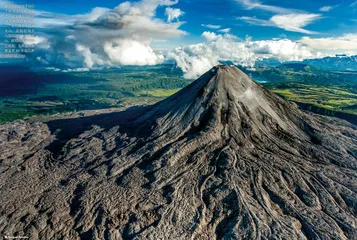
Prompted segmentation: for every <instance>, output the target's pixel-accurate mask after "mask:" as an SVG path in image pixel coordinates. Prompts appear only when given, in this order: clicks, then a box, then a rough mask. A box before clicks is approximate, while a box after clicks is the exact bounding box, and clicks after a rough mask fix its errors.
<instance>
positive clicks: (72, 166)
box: [0, 66, 357, 240]
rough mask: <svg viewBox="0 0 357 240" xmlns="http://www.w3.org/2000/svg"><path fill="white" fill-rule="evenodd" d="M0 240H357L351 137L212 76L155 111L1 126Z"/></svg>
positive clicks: (234, 77) (232, 74) (232, 71)
mask: <svg viewBox="0 0 357 240" xmlns="http://www.w3.org/2000/svg"><path fill="white" fill-rule="evenodd" d="M0 152H1V156H0V161H1V165H0V170H1V174H0V187H1V188H0V202H1V205H0V231H1V234H3V235H9V236H14V235H15V236H16V235H17V236H31V237H32V238H33V239H155V240H156V239H357V237H356V236H357V128H356V127H355V126H353V125H351V124H349V123H347V122H345V121H342V120H338V119H334V118H328V117H322V116H317V115H311V114H308V113H304V112H301V111H300V110H299V109H297V108H295V107H293V106H292V105H290V104H289V103H287V102H285V101H284V100H282V99H281V98H279V97H277V96H276V95H274V94H272V93H270V92H269V91H267V90H265V89H264V88H263V87H261V86H260V85H258V84H256V83H254V82H253V81H252V80H250V79H249V78H248V77H247V76H246V75H245V74H244V73H243V72H241V71H240V70H238V69H237V68H235V67H226V66H219V67H215V68H213V69H212V70H211V71H209V72H207V73H206V74H204V75H203V76H202V77H201V78H199V79H198V80H196V81H195V82H193V83H192V84H190V85H189V86H187V87H186V88H184V89H182V90H181V91H179V92H178V93H176V94H175V95H173V96H171V97H169V98H167V99H166V100H164V101H162V102H159V103H157V104H155V105H153V106H147V107H138V108H132V109H128V110H126V111H123V112H120V113H112V114H102V115H98V116H94V117H84V118H76V119H65V120H57V121H51V122H48V123H34V124H29V123H25V122H22V121H17V122H13V123H9V124H5V125H1V126H0Z"/></svg>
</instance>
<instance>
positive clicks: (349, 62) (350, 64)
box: [302, 55, 357, 71]
mask: <svg viewBox="0 0 357 240" xmlns="http://www.w3.org/2000/svg"><path fill="white" fill-rule="evenodd" d="M302 63H305V64H308V65H310V66H313V67H317V68H321V69H325V70H335V71H357V55H355V56H346V55H336V56H335V57H325V58H317V59H306V60H304V61H303V62H302Z"/></svg>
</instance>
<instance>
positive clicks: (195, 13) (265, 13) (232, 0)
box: [15, 0, 357, 41]
mask: <svg viewBox="0 0 357 240" xmlns="http://www.w3.org/2000/svg"><path fill="white" fill-rule="evenodd" d="M15 2H16V3H35V4H36V8H37V9H40V10H44V11H49V12H53V13H63V14H68V15H75V14H85V13H89V12H90V11H91V9H92V8H95V7H106V8H114V7H116V6H117V5H119V4H120V3H122V2H125V1H113V0H101V1H98V0H89V1H86V2H85V3H84V2H83V1H82V0H61V1H57V2H54V1H43V0H31V1H27V0H26V1H15ZM245 2H246V3H248V4H245ZM257 2H258V1H250V0H247V1H245V0H180V1H179V2H178V3H177V4H176V5H175V8H180V9H182V10H183V11H184V12H185V14H184V15H183V16H182V17H181V19H182V21H185V22H186V23H185V24H184V25H183V26H182V29H183V30H185V31H187V32H189V33H190V36H189V37H186V38H185V39H183V41H185V40H187V41H189V38H191V37H192V38H193V39H197V37H200V36H201V34H202V31H204V30H205V29H204V27H202V26H201V24H202V23H205V24H212V25H221V26H222V27H223V28H231V32H232V33H233V34H235V35H237V36H239V37H245V35H249V36H252V37H253V38H254V39H267V38H277V37H280V36H281V35H282V34H285V35H286V36H287V37H289V38H291V39H297V38H299V37H300V36H302V35H304V34H302V33H296V32H293V31H286V30H284V29H279V28H275V27H262V26H259V25H254V24H249V23H247V22H244V21H242V20H239V19H237V18H239V17H252V18H257V19H262V20H269V18H271V17H272V16H273V15H274V14H279V12H275V13H274V12H271V11H269V10H265V9H264V8H260V7H254V4H256V3H257ZM354 2H355V1H354V0H344V1H341V0H338V1H337V0H314V1H311V0H301V1H295V0H285V1H281V0H267V1H261V4H262V5H266V6H271V7H279V8H281V9H291V10H292V11H293V12H294V11H295V12H301V13H303V12H305V13H311V14H320V15H321V18H320V19H318V20H316V21H314V22H312V23H311V24H309V25H308V27H307V28H308V29H309V30H311V31H315V32H318V34H317V35H320V36H337V35H342V34H344V33H351V32H355V31H357V30H356V29H357V22H356V21H354V20H357V4H355V6H354V7H351V4H353V3H354ZM249 3H251V4H252V6H249ZM324 6H328V7H331V9H330V10H328V11H320V10H319V9H320V8H322V7H324ZM327 9H328V8H326V10H327ZM164 10H165V9H164V8H158V9H157V17H159V18H163V19H165V18H166V16H165V15H164Z"/></svg>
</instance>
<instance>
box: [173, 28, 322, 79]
mask: <svg viewBox="0 0 357 240" xmlns="http://www.w3.org/2000/svg"><path fill="white" fill-rule="evenodd" d="M202 36H203V37H205V38H206V40H207V42H205V43H199V44H194V45H188V46H184V47H179V48H176V49H175V50H173V51H171V52H169V53H168V58H170V59H173V60H174V61H175V62H176V63H177V66H178V67H180V68H181V69H182V71H183V72H184V77H185V78H189V79H193V78H197V77H199V76H200V75H201V74H203V73H204V72H206V71H208V70H209V69H210V68H211V67H213V66H215V65H217V64H219V63H220V62H221V61H231V62H232V63H233V64H237V65H242V66H246V67H254V65H255V62H256V61H257V60H259V59H264V58H276V59H277V60H279V61H281V62H284V61H302V60H304V59H307V58H319V57H323V56H325V55H324V54H323V53H321V52H316V51H314V50H313V49H312V48H310V47H309V46H305V45H303V44H301V43H299V42H294V41H291V40H289V39H275V40H260V41H253V40H252V39H250V38H247V39H245V40H241V39H239V38H237V37H235V36H233V35H231V34H225V35H222V34H216V33H213V32H204V33H203V34H202Z"/></svg>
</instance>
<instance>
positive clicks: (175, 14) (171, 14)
mask: <svg viewBox="0 0 357 240" xmlns="http://www.w3.org/2000/svg"><path fill="white" fill-rule="evenodd" d="M165 14H166V16H167V21H168V22H172V21H173V20H175V19H176V20H178V18H179V17H180V16H182V15H184V14H185V13H184V12H183V11H182V10H181V9H179V8H170V7H168V8H166V9H165Z"/></svg>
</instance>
